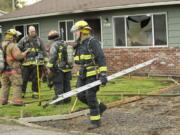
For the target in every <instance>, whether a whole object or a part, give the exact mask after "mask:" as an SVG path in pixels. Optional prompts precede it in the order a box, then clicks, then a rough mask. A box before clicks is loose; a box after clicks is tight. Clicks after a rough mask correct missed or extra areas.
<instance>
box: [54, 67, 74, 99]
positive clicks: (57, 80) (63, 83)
mask: <svg viewBox="0 0 180 135" xmlns="http://www.w3.org/2000/svg"><path fill="white" fill-rule="evenodd" d="M53 73H54V77H53V84H54V91H55V95H56V96H58V95H61V94H63V93H66V92H68V91H70V90H71V84H70V80H71V79H72V75H71V72H63V71H61V70H54V72H53ZM70 99H71V98H68V99H65V100H64V101H70Z"/></svg>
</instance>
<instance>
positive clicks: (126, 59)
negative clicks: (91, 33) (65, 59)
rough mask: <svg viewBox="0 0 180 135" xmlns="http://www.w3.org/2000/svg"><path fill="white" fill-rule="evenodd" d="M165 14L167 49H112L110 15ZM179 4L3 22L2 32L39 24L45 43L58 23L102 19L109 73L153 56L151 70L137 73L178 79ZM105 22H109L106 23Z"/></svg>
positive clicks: (179, 56) (179, 55) (179, 49)
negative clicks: (156, 59)
mask: <svg viewBox="0 0 180 135" xmlns="http://www.w3.org/2000/svg"><path fill="white" fill-rule="evenodd" d="M161 12H163V13H167V24H168V25H167V26H168V27H167V30H168V47H144V48H138V47H136V48H135V47H134V48H115V47H114V42H113V24H112V18H113V16H124V15H136V14H146V13H161ZM179 13H180V5H177V6H164V7H149V8H138V9H126V10H116V11H108V12H98V13H97V12H96V13H86V14H76V15H69V16H54V17H46V18H38V19H28V20H22V21H15V22H7V23H2V27H3V31H6V30H7V29H9V28H11V27H12V26H14V25H18V24H26V23H39V25H40V36H41V38H42V39H43V40H44V42H45V43H47V34H48V32H49V31H50V30H51V29H58V20H66V19H68V20H69V19H74V20H75V21H76V20H78V19H81V18H94V17H99V18H101V22H102V44H103V48H104V52H105V54H106V58H107V65H108V68H109V71H110V72H111V73H112V72H117V71H120V70H122V69H125V68H128V67H130V66H132V65H136V64H139V63H141V62H144V61H146V60H149V59H151V58H154V57H159V58H160V59H159V60H158V61H157V62H156V63H155V64H153V65H152V66H150V67H146V68H144V69H143V70H139V71H137V72H136V73H141V74H142V73H143V74H152V75H173V76H180V14H179ZM107 19H108V23H106V20H107Z"/></svg>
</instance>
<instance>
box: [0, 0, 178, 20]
mask: <svg viewBox="0 0 180 135" xmlns="http://www.w3.org/2000/svg"><path fill="white" fill-rule="evenodd" d="M178 4H180V1H171V2H155V3H143V4H132V5H123V6H113V7H103V8H94V9H87V10H75V11H65V12H56V13H49V14H39V15H31V16H24V17H16V18H9V19H1V20H0V22H8V21H16V20H23V19H32V18H38V17H48V16H56V15H67V14H76V13H86V12H95V11H106V10H116V9H130V8H140V7H152V6H167V5H178Z"/></svg>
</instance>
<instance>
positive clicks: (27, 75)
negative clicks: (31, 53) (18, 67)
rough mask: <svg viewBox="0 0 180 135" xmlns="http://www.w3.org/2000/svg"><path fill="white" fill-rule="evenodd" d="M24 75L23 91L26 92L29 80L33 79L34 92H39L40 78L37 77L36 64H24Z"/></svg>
mask: <svg viewBox="0 0 180 135" xmlns="http://www.w3.org/2000/svg"><path fill="white" fill-rule="evenodd" d="M39 69H40V68H39ZM39 73H40V72H39ZM22 77H23V86H22V92H23V93H26V88H27V84H28V81H30V80H31V81H32V92H36V93H37V92H38V79H37V67H36V65H30V66H22Z"/></svg>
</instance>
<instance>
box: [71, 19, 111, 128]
mask: <svg viewBox="0 0 180 135" xmlns="http://www.w3.org/2000/svg"><path fill="white" fill-rule="evenodd" d="M71 31H72V32H73V33H74V35H75V37H76V42H77V45H76V46H75V57H74V60H75V63H76V64H78V65H80V67H81V68H80V70H79V72H78V80H77V87H81V86H83V85H86V84H89V83H91V82H94V81H96V80H98V79H100V81H101V82H102V85H105V84H106V83H107V76H106V72H107V67H106V61H105V56H104V53H103V50H102V48H101V44H100V42H99V41H97V40H96V39H95V38H94V37H92V36H91V27H90V26H89V25H88V23H87V22H86V21H83V20H81V21H78V22H76V23H75V24H74V25H73V27H72V28H71ZM98 90H99V86H96V87H94V88H91V89H89V90H87V91H84V92H81V93H79V94H78V95H77V97H78V99H79V100H80V101H81V102H83V103H85V104H87V105H88V106H89V108H90V120H91V124H92V125H91V126H90V127H89V128H88V129H89V130H91V129H94V128H98V127H100V125H101V115H102V113H103V112H104V111H105V110H106V105H104V104H103V103H100V102H99V101H98V100H97V97H96V93H97V91H98Z"/></svg>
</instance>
